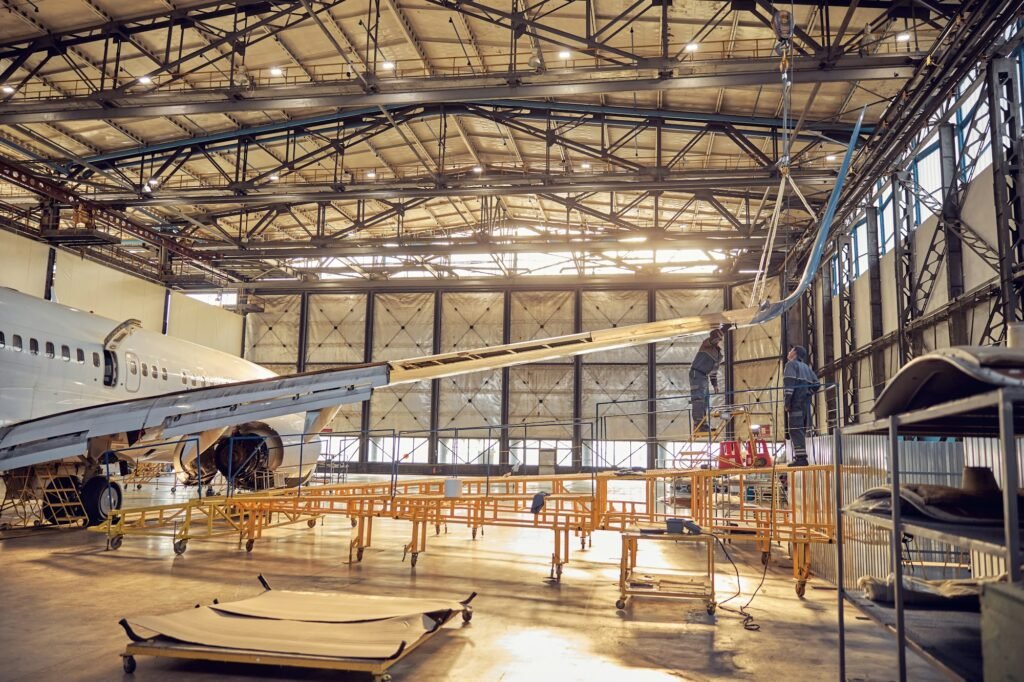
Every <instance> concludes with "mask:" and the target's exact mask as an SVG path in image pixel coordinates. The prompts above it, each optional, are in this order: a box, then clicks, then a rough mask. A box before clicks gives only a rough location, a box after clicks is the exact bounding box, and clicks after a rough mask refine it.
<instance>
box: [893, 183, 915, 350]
mask: <svg viewBox="0 0 1024 682" xmlns="http://www.w3.org/2000/svg"><path fill="white" fill-rule="evenodd" d="M901 180H902V179H901V177H900V173H893V174H892V176H891V177H890V181H891V183H892V215H893V244H894V245H895V256H896V332H897V342H898V345H899V358H898V364H899V367H902V366H903V365H905V364H907V363H908V362H910V361H911V360H912V359H913V358H914V357H915V356H917V355H919V354H920V353H921V346H922V345H923V344H922V343H921V339H920V335H919V334H912V333H911V332H910V331H909V330H908V329H907V325H909V324H910V322H911V321H913V320H914V318H916V317H917V313H918V311H917V303H916V301H917V297H916V295H915V292H916V289H917V275H916V271H915V269H914V235H913V225H914V215H913V210H912V203H911V195H910V190H909V189H908V188H907V187H906V186H905V185H904V183H903V182H902V181H901Z"/></svg>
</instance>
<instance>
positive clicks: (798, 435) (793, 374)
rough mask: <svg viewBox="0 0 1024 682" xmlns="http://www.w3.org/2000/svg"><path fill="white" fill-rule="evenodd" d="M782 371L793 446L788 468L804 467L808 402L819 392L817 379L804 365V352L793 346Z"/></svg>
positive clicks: (807, 427) (802, 348)
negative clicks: (791, 458) (791, 459)
mask: <svg viewBox="0 0 1024 682" xmlns="http://www.w3.org/2000/svg"><path fill="white" fill-rule="evenodd" d="M786 360H787V362H786V366H785V368H784V369H783V371H782V382H783V388H784V393H785V405H786V421H787V423H788V424H789V439H790V440H791V441H792V442H793V461H792V462H790V463H789V466H791V467H805V466H807V465H808V464H809V462H808V461H807V431H808V429H809V428H810V425H811V399H812V398H813V397H814V393H815V391H817V390H818V387H819V386H820V384H819V383H818V375H817V374H815V373H814V370H813V369H811V366H810V365H808V364H807V349H806V348H804V347H803V346H793V347H792V348H791V349H790V351H789V354H788V355H787V356H786Z"/></svg>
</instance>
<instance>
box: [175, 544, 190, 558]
mask: <svg viewBox="0 0 1024 682" xmlns="http://www.w3.org/2000/svg"><path fill="white" fill-rule="evenodd" d="M186 549H188V540H176V541H175V543H174V553H175V554H177V555H178V556H181V555H182V554H184V553H185V550H186Z"/></svg>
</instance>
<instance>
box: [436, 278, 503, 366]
mask: <svg viewBox="0 0 1024 682" xmlns="http://www.w3.org/2000/svg"><path fill="white" fill-rule="evenodd" d="M504 307H505V296H504V294H502V293H501V292H497V291H493V292H483V293H461V292H452V293H446V294H443V295H442V296H441V352H442V353H450V352H452V351H457V350H466V349H469V348H484V347H487V346H496V345H499V344H501V342H502V338H503V329H502V321H503V318H504Z"/></svg>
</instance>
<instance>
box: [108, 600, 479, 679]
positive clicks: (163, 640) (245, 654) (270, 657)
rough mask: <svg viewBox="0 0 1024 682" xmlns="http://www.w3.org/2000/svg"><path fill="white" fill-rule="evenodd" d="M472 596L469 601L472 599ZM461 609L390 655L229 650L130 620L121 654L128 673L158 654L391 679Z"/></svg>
mask: <svg viewBox="0 0 1024 682" xmlns="http://www.w3.org/2000/svg"><path fill="white" fill-rule="evenodd" d="M473 596H476V595H475V594H474V595H472V596H471V597H470V598H469V599H467V600H466V602H465V603H466V604H468V602H469V601H470V600H472V598H473ZM459 613H460V612H458V611H448V612H447V613H445V614H444V615H443V616H441V617H439V618H437V620H436V622H435V625H434V628H433V629H432V630H430V631H429V632H427V633H425V634H424V635H423V636H421V637H420V638H419V639H417V640H415V641H413V642H412V643H411V644H409V643H407V642H404V641H403V642H402V643H401V645H400V646H399V647H398V650H397V651H395V653H394V654H392V655H391V656H389V657H387V658H343V657H335V656H314V655H308V654H286V653H279V652H272V651H252V650H247V649H228V648H224V647H215V646H205V645H202V644H190V643H187V642H180V641H177V640H173V639H169V638H167V637H163V636H156V637H151V638H148V639H147V638H144V637H141V636H139V635H138V634H136V633H135V632H134V631H133V630H132V628H131V626H130V625H129V624H128V621H127V620H125V619H123V618H122V619H121V621H120V625H121V627H123V628H124V630H125V632H126V633H127V634H128V637H129V638H130V639H131V640H132V641H131V642H129V644H128V646H127V647H125V650H124V653H123V654H121V663H122V665H123V667H124V671H125V673H127V674H129V675H130V674H132V673H134V672H135V668H136V666H137V665H138V664H137V662H136V660H135V657H136V656H155V657H159V658H177V659H182V660H189V661H215V662H218V663H242V664H248V665H275V666H288V667H293V668H314V669H317V670H339V671H346V672H365V673H369V674H371V675H372V676H373V681H374V682H388V681H389V680H391V673H389V672H388V669H389V668H390V667H391V666H393V665H395V664H396V663H398V662H399V661H401V660H403V659H404V658H405V657H406V656H408V655H409V654H411V653H412V652H413V651H415V650H416V649H418V648H419V647H420V645H422V644H423V643H424V642H426V641H427V640H429V639H430V638H432V637H433V636H434V635H436V634H437V633H438V632H440V631H441V628H442V627H443V626H444V625H445V624H447V623H449V622H450V621H452V620H454V619H455V617H456V616H457V615H459ZM472 613H473V612H472V610H470V609H467V610H465V611H462V612H461V614H462V620H463V622H467V623H468V622H469V620H470V619H471V618H472V617H473V616H472Z"/></svg>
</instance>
